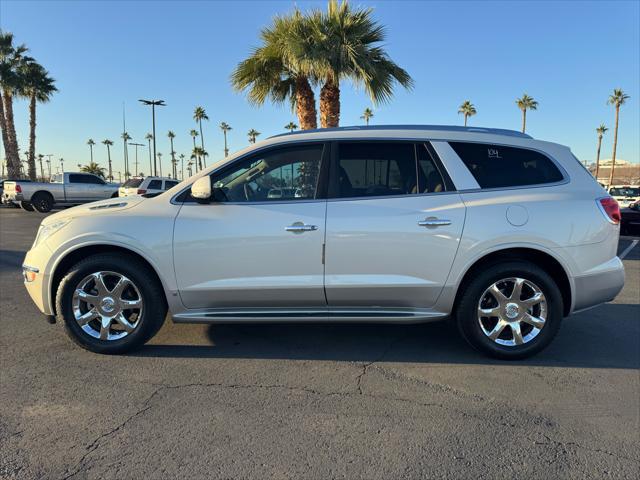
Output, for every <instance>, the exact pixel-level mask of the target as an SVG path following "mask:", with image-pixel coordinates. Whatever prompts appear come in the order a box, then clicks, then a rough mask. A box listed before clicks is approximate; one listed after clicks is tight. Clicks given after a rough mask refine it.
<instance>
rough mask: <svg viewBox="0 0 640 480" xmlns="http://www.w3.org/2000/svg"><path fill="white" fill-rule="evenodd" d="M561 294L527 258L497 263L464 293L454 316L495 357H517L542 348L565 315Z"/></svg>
mask: <svg viewBox="0 0 640 480" xmlns="http://www.w3.org/2000/svg"><path fill="white" fill-rule="evenodd" d="M562 310H563V309H562V296H561V295H560V290H559V289H558V286H557V285H556V283H555V282H554V281H553V279H552V278H551V277H550V276H549V274H548V273H547V272H545V271H544V270H542V269H541V268H539V267H537V266H536V265H534V264H532V263H529V262H525V261H512V262H505V263H499V264H497V265H493V266H491V267H489V268H487V269H486V270H484V271H483V272H482V273H480V274H479V275H477V276H476V277H475V278H473V279H472V280H471V281H470V282H469V283H468V284H467V285H466V288H465V290H464V292H463V293H462V296H461V298H460V301H459V303H458V305H457V309H456V322H457V324H458V328H459V330H460V332H461V333H462V335H463V337H464V338H465V339H466V340H467V341H468V342H469V343H470V344H471V345H472V346H473V347H475V348H476V349H478V350H480V351H481V352H483V353H485V354H487V355H490V356H492V357H496V358H501V359H505V360H517V359H522V358H526V357H529V356H531V355H534V354H536V353H538V352H539V351H541V350H542V349H544V348H545V347H546V346H547V345H548V344H549V343H550V342H551V340H553V338H554V337H555V336H556V334H557V332H558V329H559V327H560V322H561V321H562Z"/></svg>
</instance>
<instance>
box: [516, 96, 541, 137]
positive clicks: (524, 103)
mask: <svg viewBox="0 0 640 480" xmlns="http://www.w3.org/2000/svg"><path fill="white" fill-rule="evenodd" d="M516 105H518V108H519V109H520V110H522V133H524V131H525V129H526V128H527V110H537V109H538V102H537V101H536V100H534V99H533V97H530V96H529V95H527V94H526V93H525V94H523V95H522V98H516Z"/></svg>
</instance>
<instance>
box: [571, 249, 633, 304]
mask: <svg viewBox="0 0 640 480" xmlns="http://www.w3.org/2000/svg"><path fill="white" fill-rule="evenodd" d="M573 282H574V292H575V295H574V296H575V301H574V302H573V312H572V313H575V312H578V311H580V310H585V309H587V308H591V307H595V306H596V305H600V304H601V303H605V302H609V301H611V300H613V299H614V298H615V297H616V296H617V295H618V294H619V293H620V291H621V290H622V287H624V266H623V265H622V261H621V260H620V259H619V258H618V257H614V258H612V259H611V260H610V261H609V262H607V263H606V264H605V265H602V266H601V267H600V268H599V269H598V272H595V273H590V274H589V275H582V276H579V277H574V278H573Z"/></svg>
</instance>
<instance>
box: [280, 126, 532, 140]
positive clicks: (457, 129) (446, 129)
mask: <svg viewBox="0 0 640 480" xmlns="http://www.w3.org/2000/svg"><path fill="white" fill-rule="evenodd" d="M380 130H432V131H439V132H469V133H488V134H492V135H505V136H509V137H520V138H533V137H531V135H528V134H526V133H522V132H518V131H517V130H507V129H504V128H484V127H461V126H458V125H369V126H365V125H353V126H348V127H335V128H316V129H313V130H297V131H294V132H289V133H280V134H278V135H273V136H271V137H269V138H278V137H286V136H288V135H299V134H301V133H319V132H345V131H363V132H366V131H380Z"/></svg>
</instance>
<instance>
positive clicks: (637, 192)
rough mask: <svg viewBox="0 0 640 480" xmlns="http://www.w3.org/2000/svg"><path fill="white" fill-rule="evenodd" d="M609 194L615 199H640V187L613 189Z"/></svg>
mask: <svg viewBox="0 0 640 480" xmlns="http://www.w3.org/2000/svg"><path fill="white" fill-rule="evenodd" d="M609 194H610V195H612V196H614V197H640V187H613V188H612V189H611V190H609Z"/></svg>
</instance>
